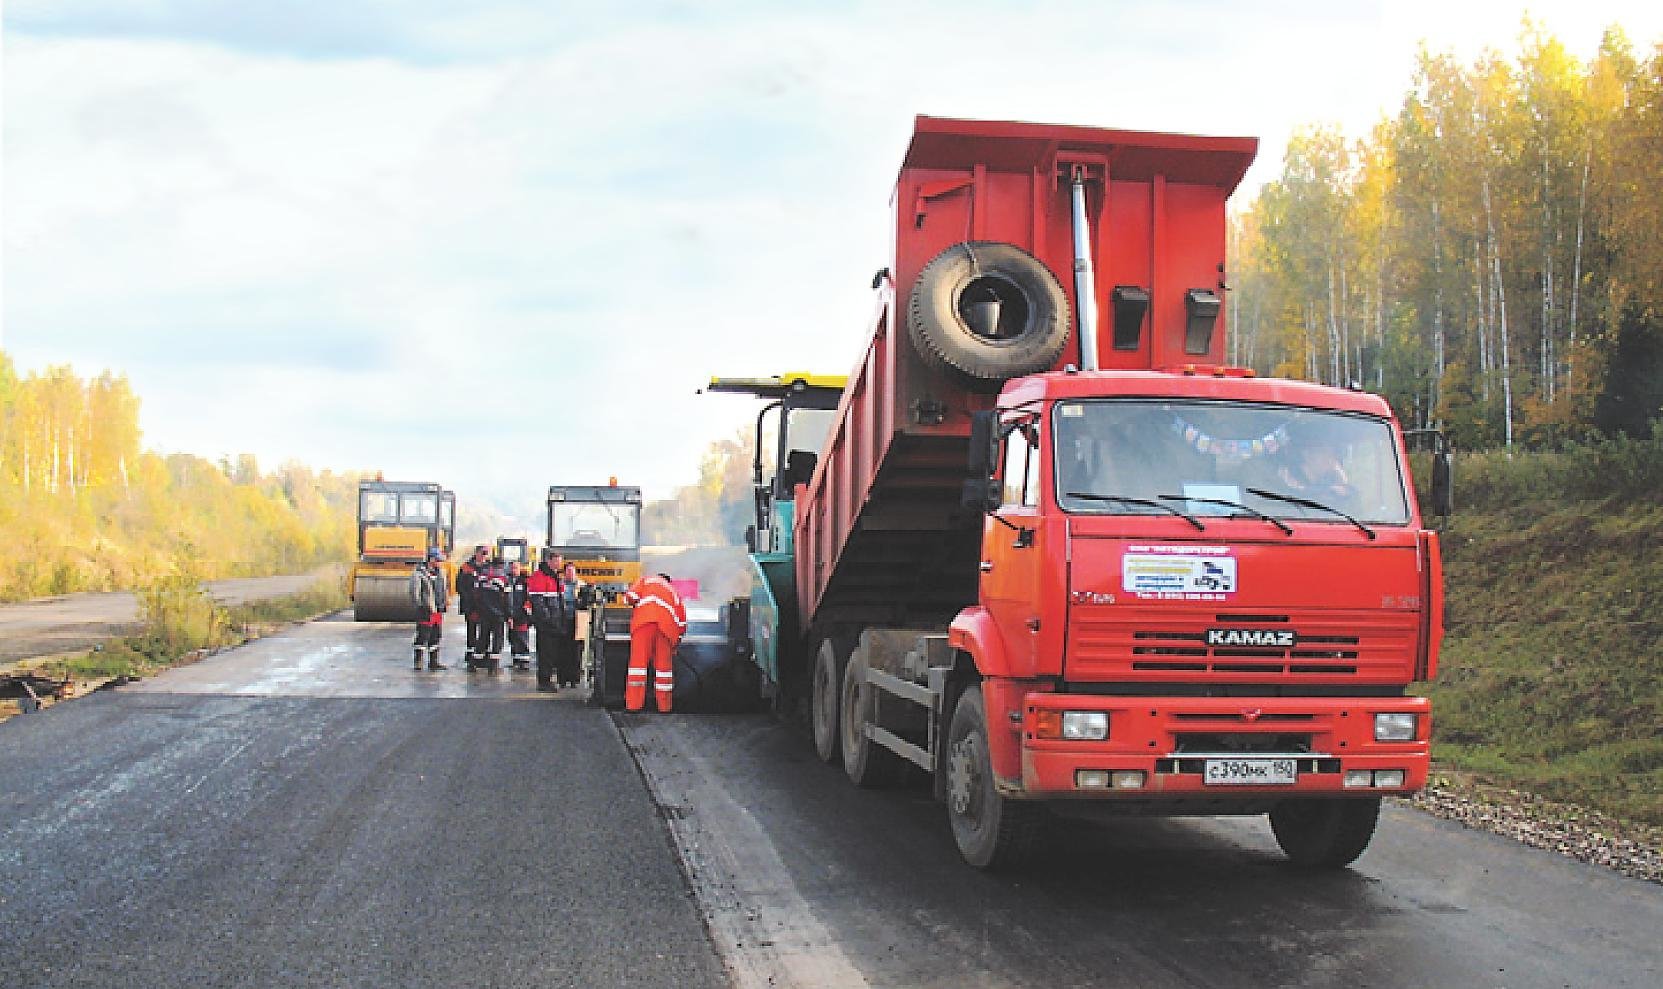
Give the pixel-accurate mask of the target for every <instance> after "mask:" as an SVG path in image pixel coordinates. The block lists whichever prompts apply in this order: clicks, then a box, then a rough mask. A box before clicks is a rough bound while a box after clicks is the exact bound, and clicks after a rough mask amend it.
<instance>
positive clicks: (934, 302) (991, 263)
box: [907, 241, 1069, 390]
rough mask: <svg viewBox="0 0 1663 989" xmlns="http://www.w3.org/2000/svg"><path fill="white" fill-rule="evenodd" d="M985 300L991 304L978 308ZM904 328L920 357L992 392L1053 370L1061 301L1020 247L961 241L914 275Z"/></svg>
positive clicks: (1062, 337) (1044, 271)
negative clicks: (1012, 381) (1006, 383)
mask: <svg viewBox="0 0 1663 989" xmlns="http://www.w3.org/2000/svg"><path fill="white" fill-rule="evenodd" d="M990 302H993V303H997V304H996V305H993V306H986V307H983V306H979V305H978V304H979V303H990ZM990 316H991V317H992V319H993V322H992V323H991V324H987V323H986V320H987V319H988V318H989V317H990ZM907 325H908V328H909V330H910V331H911V333H912V342H913V345H914V346H916V347H917V348H918V352H919V353H921V354H923V355H924V356H925V358H926V359H927V360H929V361H931V362H932V363H934V364H936V365H938V366H940V367H943V368H947V369H949V370H952V371H956V372H958V373H959V374H960V375H962V376H964V377H965V378H967V379H969V381H970V382H971V383H972V384H980V385H983V386H985V387H987V388H988V389H989V390H994V389H996V388H997V387H998V385H999V384H1001V383H1002V382H1004V381H1006V380H1007V379H1009V378H1015V377H1019V376H1021V375H1024V374H1036V373H1038V372H1040V371H1049V370H1050V369H1051V368H1052V367H1053V366H1055V365H1056V363H1057V358H1059V357H1061V356H1062V352H1063V347H1064V346H1066V345H1067V343H1068V328H1069V313H1068V296H1066V295H1064V294H1063V289H1062V285H1060V284H1058V282H1057V277H1056V276H1055V275H1053V274H1052V273H1051V269H1049V268H1047V267H1045V265H1044V263H1043V262H1041V261H1040V260H1039V259H1038V258H1036V257H1034V256H1033V255H1032V254H1029V253H1028V252H1027V251H1024V250H1022V249H1021V248H1020V247H1017V246H1015V245H1014V244H1005V243H1000V242H998V241H966V242H964V243H961V244H954V245H953V246H952V247H949V248H947V249H946V250H945V251H942V252H941V253H940V254H938V255H936V256H935V258H934V259H933V260H931V261H930V263H929V264H927V265H925V266H924V270H923V271H920V272H919V273H918V280H917V281H915V282H913V285H912V294H911V296H910V298H909V299H908V301H907Z"/></svg>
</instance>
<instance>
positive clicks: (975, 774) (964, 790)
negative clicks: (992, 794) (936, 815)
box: [947, 732, 982, 827]
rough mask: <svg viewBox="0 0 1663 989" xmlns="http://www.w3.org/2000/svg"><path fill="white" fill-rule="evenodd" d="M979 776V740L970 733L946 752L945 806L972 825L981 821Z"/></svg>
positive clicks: (974, 734)
mask: <svg viewBox="0 0 1663 989" xmlns="http://www.w3.org/2000/svg"><path fill="white" fill-rule="evenodd" d="M981 776H982V774H981V739H980V736H978V735H977V734H976V733H975V732H970V733H968V734H966V735H965V736H964V737H963V738H961V739H959V740H958V741H956V742H954V743H953V747H952V748H951V749H950V750H948V753H947V806H948V807H949V808H951V809H952V811H953V814H954V816H956V817H959V818H961V819H963V820H964V821H965V822H966V823H967V824H970V825H971V826H972V827H979V826H980V824H981V817H982V815H981V804H982V801H981V795H982V778H981Z"/></svg>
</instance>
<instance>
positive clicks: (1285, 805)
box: [1270, 797, 1380, 869]
mask: <svg viewBox="0 0 1663 989" xmlns="http://www.w3.org/2000/svg"><path fill="white" fill-rule="evenodd" d="M1379 818H1380V798H1379V797H1366V798H1361V799H1348V800H1284V801H1282V802H1281V803H1279V804H1277V805H1276V807H1275V808H1274V809H1272V810H1271V812H1270V830H1271V833H1273V834H1275V835H1276V843H1277V844H1278V845H1281V846H1282V851H1283V852H1284V853H1285V854H1286V855H1287V856H1288V860H1289V861H1290V862H1292V863H1293V864H1294V865H1298V866H1303V867H1304V868H1307V869H1338V868H1341V867H1342V866H1347V865H1350V864H1351V863H1353V862H1355V861H1357V856H1359V855H1361V854H1363V850H1364V849H1365V848H1367V847H1368V846H1369V840H1370V839H1371V838H1373V837H1374V825H1375V823H1376V822H1377V821H1378V820H1379Z"/></svg>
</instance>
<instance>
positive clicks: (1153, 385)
mask: <svg viewBox="0 0 1663 989" xmlns="http://www.w3.org/2000/svg"><path fill="white" fill-rule="evenodd" d="M1256 146H1257V145H1256V141H1254V140H1253V139H1249V138H1212V137H1194V136H1185V135H1176V134H1155V133H1138V132H1131V131H1118V130H1102V129H1095V128H1083V127H1062V126H1044V125H1034V124H1023V123H1000V122H975V121H963V120H945V119H936V118H928V117H920V118H919V119H918V121H917V128H916V132H915V133H914V135H913V138H912V143H911V146H910V147H909V149H908V151H907V154H906V159H905V161H904V162H903V163H902V166H901V171H900V177H899V181H898V182H897V185H896V188H895V194H894V210H895V253H894V259H893V263H892V264H891V265H890V266H889V267H888V268H886V269H884V270H883V271H880V272H879V275H878V278H877V279H876V281H875V285H874V287H875V289H876V291H877V296H878V298H877V306H876V313H875V320H874V326H873V328H872V332H871V337H870V342H869V343H868V345H867V347H866V352H865V354H864V356H863V357H862V358H861V360H860V362H859V363H858V364H857V365H856V367H855V369H854V371H853V373H852V374H851V375H850V376H849V378H848V379H847V383H846V384H842V382H840V381H837V380H836V379H821V380H820V381H819V382H818V383H816V381H814V380H811V379H810V378H808V377H807V376H801V377H800V378H799V379H797V380H790V381H787V380H783V379H781V380H777V381H776V380H772V379H763V380H759V379H726V380H724V379H717V380H716V381H713V382H712V385H711V387H712V390H718V391H720V390H729V391H749V392H752V393H755V394H760V395H764V396H766V397H771V398H775V399H776V401H775V402H774V403H773V404H771V405H770V406H769V408H770V409H772V408H776V407H777V408H779V409H780V410H781V415H782V417H787V418H786V421H784V422H781V423H780V428H779V429H778V430H777V431H776V434H777V435H778V436H779V438H780V440H779V442H780V443H781V448H780V449H779V450H778V451H777V453H776V462H777V463H779V464H780V465H781V470H780V471H779V473H778V475H777V476H775V477H774V478H772V479H765V478H764V477H763V476H762V471H761V469H760V464H761V463H762V459H761V457H760V456H759V458H758V464H759V469H758V492H757V494H758V499H757V503H758V512H757V531H756V533H755V534H754V536H753V538H752V549H753V559H754V560H755V562H756V573H757V590H756V593H755V594H754V595H753V597H752V599H751V601H749V602H736V605H735V610H734V613H735V614H736V615H744V614H745V613H747V612H748V618H746V619H745V620H746V621H748V623H749V625H750V629H751V640H752V641H751V643H750V644H749V646H748V649H749V652H750V654H751V655H752V656H753V657H754V658H755V661H756V663H757V665H758V667H759V669H760V673H761V677H762V681H763V689H764V692H765V693H767V694H770V695H771V696H773V697H774V698H775V700H776V702H777V703H780V704H781V705H782V706H789V702H790V700H791V699H792V698H793V697H795V698H800V699H801V700H802V701H804V702H806V704H807V706H808V709H809V714H810V720H811V722H812V724H813V728H814V735H815V744H816V748H817V750H818V751H819V753H820V755H821V756H822V757H823V758H825V759H827V761H832V760H834V759H836V758H838V757H841V760H842V763H843V767H844V769H845V770H846V771H847V773H848V775H849V777H850V778H851V779H852V780H853V781H854V782H856V783H857V784H860V785H875V784H878V783H881V782H884V781H886V780H890V779H893V778H894V777H895V775H896V773H897V771H898V770H899V769H901V768H903V766H904V764H905V763H908V762H910V763H914V764H916V765H917V766H918V767H920V768H921V769H922V770H924V771H925V772H928V773H930V774H932V775H933V779H934V786H935V792H936V794H937V796H938V797H939V798H941V799H943V800H944V801H945V803H946V805H947V810H948V816H949V818H950V821H951V824H952V831H953V835H954V837H955V839H956V841H957V843H958V847H959V849H960V851H961V852H962V854H963V856H964V858H965V859H966V860H967V861H968V862H970V863H971V864H972V865H975V866H979V867H988V866H996V865H1000V864H1007V863H1011V862H1014V861H1017V860H1019V859H1020V858H1022V857H1023V856H1024V855H1025V853H1026V852H1027V851H1028V850H1029V849H1030V848H1031V847H1032V846H1033V844H1034V841H1035V838H1036V835H1037V834H1038V833H1039V829H1040V826H1041V825H1042V823H1043V822H1044V821H1045V819H1046V818H1047V817H1048V815H1049V814H1051V813H1052V812H1058V811H1061V812H1075V813H1086V812H1089V813H1104V814H1162V815H1177V814H1209V815H1210V814H1268V815H1269V817H1270V823H1271V827H1272V829H1273V831H1274V833H1275V836H1276V839H1277V841H1278V842H1279V843H1280V845H1281V847H1282V848H1283V849H1284V851H1285V852H1286V853H1287V854H1288V856H1289V857H1290V858H1291V859H1292V860H1293V861H1295V862H1297V863H1301V864H1306V865H1322V866H1339V865H1344V864H1346V863H1349V862H1351V861H1352V860H1353V859H1355V858H1356V857H1357V856H1358V855H1359V854H1361V853H1362V851H1363V849H1364V848H1365V847H1366V846H1367V844H1368V841H1369V839H1370V837H1371V836H1372V834H1373V831H1374V827H1375V821H1376V817H1377V815H1378V812H1379V807H1380V801H1381V797H1382V796H1385V795H1388V794H1396V795H1402V794H1407V793H1411V792H1413V791H1415V790H1416V789H1418V788H1419V787H1421V786H1422V785H1423V784H1424V783H1425V780H1426V774H1427V766H1428V755H1429V734H1430V730H1431V725H1430V710H1429V705H1428V702H1427V701H1426V700H1425V699H1424V698H1421V697H1414V696H1410V695H1409V693H1408V688H1409V686H1410V685H1411V684H1413V683H1415V682H1416V681H1421V680H1426V679H1428V678H1429V677H1431V676H1432V675H1433V671H1434V668H1435V666H1436V662H1437V654H1438V644H1439V640H1440V637H1441V629H1442V590H1441V579H1440V564H1439V551H1438V541H1437V536H1436V534H1435V533H1434V532H1432V531H1430V530H1429V529H1427V528H1425V527H1424V526H1423V525H1422V520H1421V515H1420V512H1419V509H1418V507H1417V505H1416V503H1415V498H1414V493H1413V486H1412V485H1411V483H1410V477H1409V470H1408V464H1407V458H1406V450H1405V445H1404V440H1403V434H1402V431H1401V430H1400V429H1399V428H1398V425H1397V423H1396V421H1395V419H1394V418H1393V415H1392V411H1391V409H1390V408H1389V407H1388V406H1387V404H1386V402H1385V401H1383V400H1382V399H1380V398H1379V397H1377V396H1374V395H1370V394H1365V393H1363V392H1361V391H1356V390H1346V389H1337V388H1330V387H1324V386H1320V385H1315V384H1309V383H1304V382H1297V381H1287V380H1271V379H1263V378H1257V377H1255V376H1254V375H1253V373H1252V372H1251V371H1249V370H1245V369H1241V368H1232V367H1227V366H1225V363H1224V353H1225V347H1224V333H1225V330H1224V327H1223V325H1222V320H1221V313H1220V310H1221V306H1222V300H1223V298H1224V293H1225V291H1226V288H1227V286H1226V272H1225V265H1224V260H1225V201H1226V199H1227V198H1228V197H1229V195H1230V194H1231V192H1232V191H1233V190H1234V189H1235V187H1236V185H1237V183H1238V182H1239V181H1240V180H1241V177H1242V174H1243V173H1244V172H1245V171H1246V169H1247V167H1248V165H1249V163H1250V162H1251V161H1252V159H1253V155H1254V153H1255V150H1256ZM1099 314H1102V316H1103V319H1102V321H1101V322H1102V326H1101V328H1099ZM828 380H829V381H831V382H833V383H829V384H828V383H826V382H827V381H828ZM839 385H841V389H840V390H839V387H838V386H839ZM834 402H835V413H833V412H830V409H831V407H832V405H833V403H834ZM793 414H798V415H801V416H804V417H807V418H805V423H810V424H811V425H813V423H814V422H815V421H816V420H815V417H820V419H819V420H818V425H817V426H815V427H814V428H799V427H798V426H797V425H794V420H792V419H790V418H789V417H790V416H792V415H793ZM826 419H829V420H830V421H829V423H827V422H826V421H825V420H826ZM761 435H762V429H761V427H760V420H759V428H758V437H759V441H760V437H761ZM794 435H806V436H813V437H815V439H816V440H818V439H819V437H821V436H823V437H824V439H823V442H817V443H816V445H814V446H812V447H810V446H808V445H806V444H804V445H803V448H802V449H797V448H795V446H794V445H793V441H791V440H790V437H792V436H794ZM788 447H789V448H788ZM1435 467H1436V469H1435V471H1434V479H1433V490H1434V498H1435V499H1436V500H1438V501H1440V503H1447V501H1448V496H1447V492H1448V487H1449V484H1448V480H1449V477H1448V459H1447V454H1445V453H1442V452H1440V454H1439V457H1438V458H1437V459H1436V460H1435ZM1446 510H1447V509H1446Z"/></svg>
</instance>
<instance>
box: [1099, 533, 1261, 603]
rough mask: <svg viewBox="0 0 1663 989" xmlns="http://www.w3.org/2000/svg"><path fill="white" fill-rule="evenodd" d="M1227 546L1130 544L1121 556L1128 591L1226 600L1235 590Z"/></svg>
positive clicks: (1122, 578)
mask: <svg viewBox="0 0 1663 989" xmlns="http://www.w3.org/2000/svg"><path fill="white" fill-rule="evenodd" d="M1229 552H1230V549H1229V547H1227V546H1128V547H1127V548H1126V553H1125V555H1124V556H1122V557H1121V558H1120V584H1121V586H1122V587H1123V588H1125V590H1126V593H1128V594H1131V595H1134V596H1136V597H1139V598H1143V599H1145V600H1156V601H1223V600H1225V599H1227V598H1229V597H1230V595H1232V594H1234V593H1236V560H1235V558H1234V557H1232V556H1229V555H1228V554H1229Z"/></svg>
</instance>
